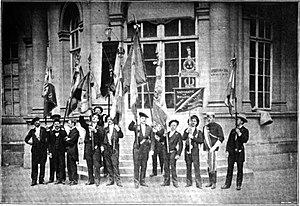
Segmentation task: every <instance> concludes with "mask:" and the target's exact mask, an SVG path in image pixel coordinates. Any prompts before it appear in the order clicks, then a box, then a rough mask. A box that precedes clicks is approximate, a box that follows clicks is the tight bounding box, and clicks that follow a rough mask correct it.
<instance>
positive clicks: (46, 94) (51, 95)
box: [42, 48, 57, 117]
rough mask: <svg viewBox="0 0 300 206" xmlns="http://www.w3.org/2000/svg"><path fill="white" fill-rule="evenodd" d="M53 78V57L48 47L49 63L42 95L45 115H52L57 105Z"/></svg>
mask: <svg viewBox="0 0 300 206" xmlns="http://www.w3.org/2000/svg"><path fill="white" fill-rule="evenodd" d="M52 78H53V76H52V58H51V53H50V49H49V48H47V65H46V73H45V79H44V86H43V92H42V97H43V98H44V117H46V116H48V115H50V112H51V111H52V110H53V109H54V108H55V107H56V106H57V100H56V94H55V87H54V85H53V84H52V83H51V82H52Z"/></svg>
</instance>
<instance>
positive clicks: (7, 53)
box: [2, 43, 10, 59]
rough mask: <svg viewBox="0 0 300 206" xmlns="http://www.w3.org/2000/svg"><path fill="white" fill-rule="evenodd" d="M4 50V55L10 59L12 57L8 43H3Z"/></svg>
mask: <svg viewBox="0 0 300 206" xmlns="http://www.w3.org/2000/svg"><path fill="white" fill-rule="evenodd" d="M2 52H3V53H2V55H3V58H4V59H9V58H10V48H9V45H8V44H7V43H6V44H3V48H2Z"/></svg>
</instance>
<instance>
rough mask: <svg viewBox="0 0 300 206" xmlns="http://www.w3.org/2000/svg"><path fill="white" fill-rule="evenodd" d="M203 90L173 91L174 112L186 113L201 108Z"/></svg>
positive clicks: (185, 89) (186, 89) (182, 89)
mask: <svg viewBox="0 0 300 206" xmlns="http://www.w3.org/2000/svg"><path fill="white" fill-rule="evenodd" d="M203 92H204V88H181V89H175V104H176V105H175V112H186V111H190V110H192V109H195V108H197V107H202V106H203Z"/></svg>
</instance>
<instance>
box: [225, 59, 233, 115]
mask: <svg viewBox="0 0 300 206" xmlns="http://www.w3.org/2000/svg"><path fill="white" fill-rule="evenodd" d="M231 62H232V70H231V73H230V76H229V81H228V84H227V89H226V98H225V101H224V103H225V105H226V106H227V107H228V110H229V113H230V115H231V116H232V107H233V106H234V103H233V101H234V99H235V95H236V92H235V81H236V62H235V58H234V59H232V60H231Z"/></svg>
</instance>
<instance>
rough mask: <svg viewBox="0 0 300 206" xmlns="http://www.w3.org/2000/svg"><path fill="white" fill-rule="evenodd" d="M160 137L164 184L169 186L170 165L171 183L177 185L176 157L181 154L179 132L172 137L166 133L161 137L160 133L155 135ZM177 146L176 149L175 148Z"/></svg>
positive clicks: (181, 145)
mask: <svg viewBox="0 0 300 206" xmlns="http://www.w3.org/2000/svg"><path fill="white" fill-rule="evenodd" d="M157 135H158V136H160V137H161V138H160V141H161V142H163V148H164V150H163V155H164V170H165V174H164V184H165V185H169V184H170V165H171V172H172V182H173V185H178V180H177V174H176V161H177V160H176V159H175V156H176V155H179V156H180V155H181V152H182V147H183V144H182V136H181V134H180V133H179V132H177V131H175V132H174V133H173V134H172V136H170V132H168V133H167V137H166V136H162V135H161V131H159V132H158V133H157ZM167 138H168V144H169V152H168V151H167ZM177 145H178V149H177V148H176V147H177Z"/></svg>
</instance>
